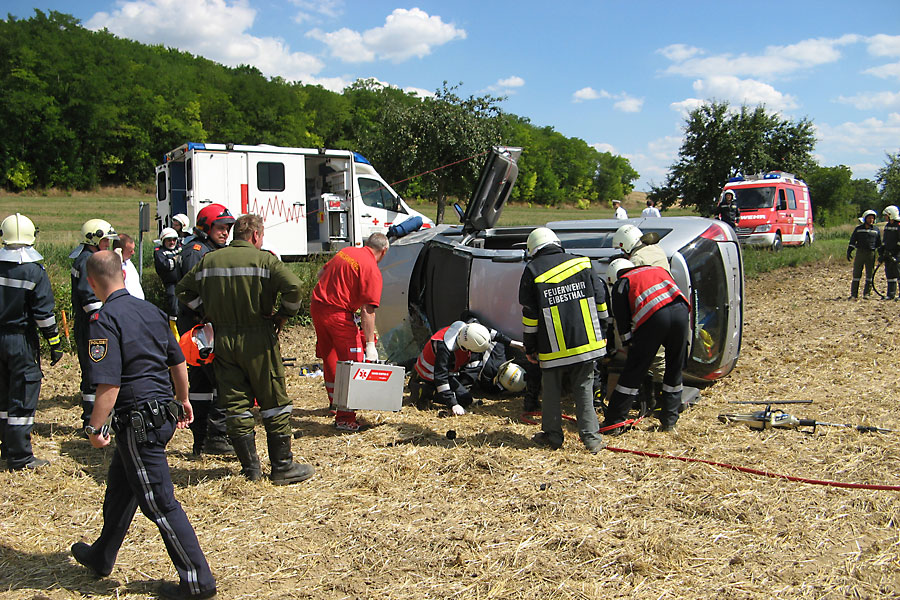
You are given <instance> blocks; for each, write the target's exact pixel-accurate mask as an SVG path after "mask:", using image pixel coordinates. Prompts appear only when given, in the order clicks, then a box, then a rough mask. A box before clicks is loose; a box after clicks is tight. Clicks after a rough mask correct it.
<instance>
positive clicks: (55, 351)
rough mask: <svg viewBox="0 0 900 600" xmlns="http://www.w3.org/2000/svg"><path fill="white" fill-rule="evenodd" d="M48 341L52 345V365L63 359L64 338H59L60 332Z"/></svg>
mask: <svg viewBox="0 0 900 600" xmlns="http://www.w3.org/2000/svg"><path fill="white" fill-rule="evenodd" d="M47 343H48V344H49V345H50V365H51V366H53V365H55V364H56V363H58V362H59V361H61V360H62V357H63V351H62V340H60V339H59V334H57V335H55V336H53V337H52V338H50V339H49V340H47Z"/></svg>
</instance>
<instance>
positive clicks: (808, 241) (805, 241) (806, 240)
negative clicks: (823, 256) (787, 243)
mask: <svg viewBox="0 0 900 600" xmlns="http://www.w3.org/2000/svg"><path fill="white" fill-rule="evenodd" d="M803 245H804V246H805V247H807V248H809V247H810V246H811V245H812V240H811V239H810V238H809V233H806V234H804V236H803Z"/></svg>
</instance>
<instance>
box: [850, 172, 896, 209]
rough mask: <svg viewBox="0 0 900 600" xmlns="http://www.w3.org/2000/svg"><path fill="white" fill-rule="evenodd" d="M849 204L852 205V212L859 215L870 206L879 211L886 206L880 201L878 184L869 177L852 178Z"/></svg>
mask: <svg viewBox="0 0 900 600" xmlns="http://www.w3.org/2000/svg"><path fill="white" fill-rule="evenodd" d="M850 189H851V194H850V204H851V205H852V206H853V207H854V213H853V214H856V215H861V214H862V213H864V212H865V211H867V210H869V209H870V208H875V209H877V210H878V212H879V213H880V212H881V210H882V209H883V208H884V207H885V206H887V203H883V202H882V201H881V195H880V194H879V193H878V186H877V185H876V184H875V182H874V181H872V180H871V179H853V180H851V181H850Z"/></svg>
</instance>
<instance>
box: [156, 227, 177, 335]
mask: <svg viewBox="0 0 900 600" xmlns="http://www.w3.org/2000/svg"><path fill="white" fill-rule="evenodd" d="M178 242H179V240H178V233H177V232H176V231H175V230H174V229H172V228H171V227H166V228H165V229H163V230H162V233H161V234H160V236H159V246H157V247H156V248H154V249H153V266H154V268H155V269H156V274H157V275H159V279H160V280H161V281H162V284H163V288H164V289H165V292H166V314H167V315H169V325H170V326H172V325H173V324H174V323H175V321H176V320H177V319H178V298H177V297H176V296H175V285H176V284H177V283H178V279H179V277H178V269H179V267H180V264H181V246H179V244H178Z"/></svg>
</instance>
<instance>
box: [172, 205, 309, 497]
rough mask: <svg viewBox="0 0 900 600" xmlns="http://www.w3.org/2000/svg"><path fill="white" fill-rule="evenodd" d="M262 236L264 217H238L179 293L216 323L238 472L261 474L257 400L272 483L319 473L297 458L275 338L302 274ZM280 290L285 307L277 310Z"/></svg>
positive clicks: (292, 309)
mask: <svg viewBox="0 0 900 600" xmlns="http://www.w3.org/2000/svg"><path fill="white" fill-rule="evenodd" d="M263 235H264V230H263V223H262V219H261V218H260V217H259V216H257V215H243V216H241V217H240V218H239V219H238V220H237V222H236V223H235V226H234V241H232V242H231V245H230V246H228V247H227V248H223V249H222V250H218V251H216V252H211V253H209V254H207V255H206V256H204V257H203V258H202V259H201V260H200V262H199V263H197V265H196V266H195V267H194V268H193V269H191V271H190V272H189V273H188V274H187V275H186V276H185V277H184V278H183V279H182V280H181V281H180V282H178V285H177V286H176V293H177V295H178V298H179V299H180V300H181V301H182V302H184V303H185V304H187V305H188V306H190V307H191V308H194V309H198V310H202V311H203V313H204V315H205V316H206V318H207V319H209V321H210V322H211V323H212V325H213V328H214V335H215V355H216V357H215V360H213V362H212V364H213V367H214V368H215V374H216V384H217V386H218V389H219V401H220V402H221V403H222V405H223V406H224V407H225V410H226V413H227V415H228V421H227V422H228V435H229V437H230V439H231V443H232V445H233V446H234V450H235V453H236V454H237V456H238V459H239V460H240V461H241V467H242V469H241V473H242V474H243V475H244V476H246V477H247V478H248V479H250V480H251V481H255V480H258V479H260V478H261V477H262V473H261V469H260V463H259V456H258V455H257V453H256V433H255V431H254V425H255V421H254V418H253V414H252V413H251V412H250V409H251V408H252V407H253V400H254V398H255V399H256V402H257V403H258V404H259V413H260V416H261V417H262V421H263V425H264V426H265V428H266V437H267V439H268V446H269V462H270V463H271V465H272V474H271V480H272V483H274V484H276V485H285V484H289V483H297V482H300V481H304V480H306V479H309V478H310V477H312V475H313V473H314V469H313V467H312V466H311V465H301V464H298V463H294V462H293V456H294V455H293V453H292V452H291V437H292V436H291V424H290V417H291V411H292V409H293V404H292V403H291V400H290V398H288V396H287V391H286V390H285V385H284V364H283V363H282V360H281V349H280V348H279V346H278V337H277V336H278V333H279V332H280V331H281V328H282V327H283V326H284V323H285V322H286V321H287V320H288V318H290V317H291V316H293V315H295V314H297V311H298V310H299V309H300V280H299V279H298V278H297V276H296V275H294V274H293V273H292V272H291V271H290V269H288V268H287V266H285V264H284V263H283V262H281V261H280V260H278V258H276V257H275V256H274V255H273V254H271V253H269V252H266V251H263V250H260V248H261V247H262V243H263ZM279 293H280V294H281V306H280V307H277V308H278V310H277V312H276V310H275V309H276V305H275V301H276V298H277V296H278V294H279Z"/></svg>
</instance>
